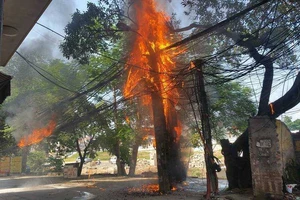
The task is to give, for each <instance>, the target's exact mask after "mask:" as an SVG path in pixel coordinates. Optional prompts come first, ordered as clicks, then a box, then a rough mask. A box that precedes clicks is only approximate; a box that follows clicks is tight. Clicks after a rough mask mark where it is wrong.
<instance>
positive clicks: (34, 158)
mask: <svg viewBox="0 0 300 200" xmlns="http://www.w3.org/2000/svg"><path fill="white" fill-rule="evenodd" d="M46 161H47V158H46V154H45V152H43V151H34V152H30V153H29V155H28V158H27V165H28V166H29V167H30V171H31V172H35V173H39V172H42V171H43V164H44V163H45V162H46Z"/></svg>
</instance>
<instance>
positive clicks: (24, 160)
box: [22, 146, 30, 173]
mask: <svg viewBox="0 0 300 200" xmlns="http://www.w3.org/2000/svg"><path fill="white" fill-rule="evenodd" d="M29 149H30V146H25V147H23V148H22V172H23V173H25V172H26V167H27V157H28V154H29Z"/></svg>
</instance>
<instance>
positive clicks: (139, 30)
mask: <svg viewBox="0 0 300 200" xmlns="http://www.w3.org/2000/svg"><path fill="white" fill-rule="evenodd" d="M132 3H133V4H132V7H133V8H134V11H133V12H134V14H135V22H136V25H137V27H136V29H134V30H135V31H133V32H134V33H136V35H135V40H134V43H133V44H131V45H132V51H131V54H130V58H129V61H128V63H129V65H127V66H126V67H127V72H128V76H127V81H126V84H125V88H124V95H125V97H133V96H135V95H136V96H140V98H141V101H142V102H143V103H142V104H143V105H142V106H147V107H149V108H152V109H150V110H152V118H153V126H154V135H155V140H156V141H155V142H156V152H157V169H158V176H159V191H160V192H161V193H166V192H168V191H170V190H171V186H172V182H173V181H174V180H177V179H179V178H178V177H180V175H178V173H180V174H181V173H185V172H183V171H185V170H184V169H182V170H181V167H183V165H181V164H180V157H179V151H180V149H179V137H180V134H181V123H180V121H179V117H178V116H177V115H178V114H177V112H176V110H175V106H176V105H177V103H178V98H179V96H180V95H179V91H178V89H177V88H176V83H175V82H174V78H173V77H172V76H171V75H170V74H171V73H172V70H174V69H175V68H176V65H175V62H174V61H173V56H174V55H175V54H172V52H171V53H170V52H165V51H162V49H163V48H164V47H165V46H168V45H169V44H170V41H169V40H168V36H169V34H170V33H171V32H170V30H169V27H168V26H167V23H166V21H167V18H168V17H167V16H166V14H164V13H163V12H159V11H157V10H156V4H155V1H154V0H145V1H140V0H136V1H132ZM137 66H138V67H137ZM141 94H143V95H141Z"/></svg>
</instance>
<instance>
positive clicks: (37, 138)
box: [18, 119, 56, 148]
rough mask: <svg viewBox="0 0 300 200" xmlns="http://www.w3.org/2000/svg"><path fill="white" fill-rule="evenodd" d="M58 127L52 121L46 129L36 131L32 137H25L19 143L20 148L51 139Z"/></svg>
mask: <svg viewBox="0 0 300 200" xmlns="http://www.w3.org/2000/svg"><path fill="white" fill-rule="evenodd" d="M55 127H56V122H55V121H54V120H53V119H52V120H50V122H49V123H48V125H47V126H46V127H44V128H40V129H35V130H33V132H32V133H31V134H30V135H27V136H23V137H22V138H21V140H20V141H19V143H18V146H19V147H21V148H22V147H25V146H29V145H32V144H37V143H39V142H41V141H42V140H43V139H44V138H46V137H49V136H50V135H51V134H52V132H53V130H54V129H55Z"/></svg>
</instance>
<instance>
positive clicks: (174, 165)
mask: <svg viewBox="0 0 300 200" xmlns="http://www.w3.org/2000/svg"><path fill="white" fill-rule="evenodd" d="M169 112H170V114H169V115H168V120H167V121H168V124H167V129H168V133H169V134H170V135H169V137H170V139H169V144H168V145H167V146H168V147H169V149H168V150H169V153H168V157H169V158H168V162H169V163H168V165H169V180H170V183H171V185H176V183H180V182H182V181H185V180H186V176H187V171H186V168H185V166H184V163H183V162H182V160H181V148H180V136H179V135H178V133H177V131H178V130H176V127H178V128H179V124H178V117H177V113H176V110H175V108H174V107H172V108H169Z"/></svg>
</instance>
